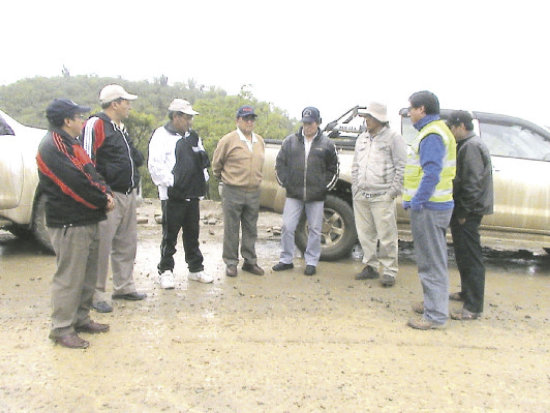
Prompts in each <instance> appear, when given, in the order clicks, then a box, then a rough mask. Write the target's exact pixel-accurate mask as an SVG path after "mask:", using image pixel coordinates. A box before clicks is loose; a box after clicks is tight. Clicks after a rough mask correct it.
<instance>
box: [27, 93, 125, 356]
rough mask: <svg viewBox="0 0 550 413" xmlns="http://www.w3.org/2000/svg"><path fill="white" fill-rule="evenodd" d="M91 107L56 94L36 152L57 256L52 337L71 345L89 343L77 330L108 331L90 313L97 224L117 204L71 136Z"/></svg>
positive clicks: (75, 132)
mask: <svg viewBox="0 0 550 413" xmlns="http://www.w3.org/2000/svg"><path fill="white" fill-rule="evenodd" d="M89 110H90V108H88V107H85V106H80V105H77V104H76V103H74V102H72V101H70V100H68V99H55V100H54V101H53V102H52V103H51V104H50V105H49V106H48V108H47V110H46V116H47V118H48V121H49V122H50V131H49V132H48V133H47V134H46V136H45V137H44V138H43V139H42V142H41V143H40V146H39V147H38V154H37V156H36V162H37V165H38V175H39V179H40V185H39V190H40V191H41V192H42V193H44V194H45V195H46V224H47V226H48V232H49V234H50V239H51V241H52V245H53V248H54V251H55V254H56V256H57V270H56V273H55V275H54V278H53V282H52V304H53V313H52V329H51V332H50V338H51V339H52V340H54V342H56V343H58V344H60V345H62V346H64V347H69V348H86V347H88V345H89V343H88V341H86V340H83V339H82V338H80V337H79V336H78V335H77V333H78V332H86V333H100V332H105V331H107V330H109V326H108V325H107V324H100V323H96V322H95V321H92V320H91V319H90V315H89V312H90V306H91V304H92V296H93V293H94V288H95V284H96V278H97V259H98V243H99V235H98V223H99V222H100V221H102V220H105V218H106V216H105V213H106V212H107V211H110V210H112V209H113V208H114V205H115V204H114V201H113V197H112V193H111V190H110V188H109V187H108V186H107V185H106V184H105V181H104V180H103V179H102V178H101V176H100V175H99V174H98V173H97V172H96V170H95V168H94V166H93V164H92V161H91V160H90V158H89V157H88V155H87V154H86V152H85V151H84V149H83V148H82V147H81V146H80V143H79V142H78V140H77V139H75V138H76V137H77V136H78V135H79V134H80V130H81V129H82V126H83V123H84V121H83V119H82V117H81V114H82V113H86V112H88V111H89Z"/></svg>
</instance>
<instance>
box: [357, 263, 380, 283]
mask: <svg viewBox="0 0 550 413" xmlns="http://www.w3.org/2000/svg"><path fill="white" fill-rule="evenodd" d="M378 277H380V274H378V271H376V270H375V269H374V267H371V266H370V265H365V268H363V271H361V272H360V273H359V274H357V275H356V276H355V279H356V280H373V279H375V278H378Z"/></svg>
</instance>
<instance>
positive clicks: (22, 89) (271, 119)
mask: <svg viewBox="0 0 550 413" xmlns="http://www.w3.org/2000/svg"><path fill="white" fill-rule="evenodd" d="M109 83H118V84H121V85H122V86H124V88H125V89H126V90H127V91H128V92H130V93H133V94H136V95H138V96H139V98H138V99H137V100H136V101H134V102H133V104H132V107H133V110H132V112H131V115H130V118H129V119H128V120H127V121H126V122H125V123H126V126H127V128H128V130H129V132H130V136H131V137H132V138H133V139H134V140H135V142H136V144H137V147H138V148H139V149H140V150H141V151H142V153H143V154H144V155H145V156H146V157H147V152H148V150H147V147H148V143H149V138H150V137H151V134H152V132H153V130H154V129H155V128H157V127H158V126H160V125H163V124H164V123H165V122H167V120H168V116H167V108H168V105H169V104H170V102H171V101H172V99H174V98H183V99H186V100H188V101H189V102H191V103H192V104H193V108H194V109H195V110H197V111H198V112H200V115H198V116H196V117H195V120H194V123H193V129H195V130H197V131H198V133H199V135H200V136H201V137H202V138H203V140H204V144H205V147H206V150H207V151H208V153H209V155H210V157H212V152H213V150H214V148H215V147H216V144H217V143H218V140H219V139H220V138H221V137H222V136H223V135H225V134H226V133H228V132H230V131H231V130H233V129H235V113H236V110H237V108H238V107H239V106H241V105H244V104H251V105H253V106H254V107H255V110H256V113H258V115H259V116H258V121H257V123H256V129H255V130H256V132H258V133H259V134H260V135H262V136H263V137H264V138H272V139H282V138H284V137H285V136H286V135H288V134H289V133H290V132H291V131H292V130H293V129H294V127H295V123H296V122H295V120H291V119H289V117H288V115H287V114H286V112H284V111H283V110H282V109H280V108H277V107H273V106H272V105H270V104H269V103H267V102H261V101H258V100H257V99H255V98H254V96H252V94H251V93H250V92H249V91H248V90H247V87H246V85H245V86H243V87H242V88H241V91H240V93H239V94H238V95H237V96H229V95H227V93H226V92H225V91H224V90H222V89H219V88H217V87H213V86H211V87H205V86H204V85H197V83H196V82H195V81H193V80H188V81H187V82H186V83H176V84H174V85H169V84H168V79H167V78H166V77H165V76H161V77H160V78H159V79H155V80H154V81H153V82H149V81H139V82H132V81H127V80H124V79H121V78H105V77H97V76H70V75H69V74H68V73H65V74H64V76H59V77H53V78H45V77H35V78H32V79H23V80H20V81H18V82H16V83H13V84H10V85H7V86H0V102H1V103H0V107H1V109H2V110H3V111H4V112H6V113H7V114H8V115H10V116H11V117H13V118H14V119H16V120H18V121H19V122H21V123H22V124H24V125H27V126H34V127H40V128H47V120H46V117H45V110H46V107H47V106H48V104H49V103H50V102H51V101H52V100H53V99H54V98H56V97H66V98H69V99H72V100H74V101H75V102H77V103H79V104H82V105H87V106H91V107H92V113H94V112H98V111H100V110H101V108H100V106H99V101H98V95H99V91H100V90H101V88H102V87H103V86H105V85H107V84H109ZM141 174H142V177H143V179H142V188H143V195H144V196H145V197H155V196H156V188H155V186H154V185H153V183H152V181H151V178H150V176H149V172H148V171H147V168H146V167H142V168H141ZM216 187H217V182H215V180H214V179H211V182H210V188H216ZM210 193H211V195H212V197H213V198H216V197H217V191H215V190H211V191H210Z"/></svg>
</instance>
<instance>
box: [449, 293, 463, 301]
mask: <svg viewBox="0 0 550 413" xmlns="http://www.w3.org/2000/svg"><path fill="white" fill-rule="evenodd" d="M449 300H453V301H464V298H462V293H461V292H460V291H459V292H456V293H451V294H449Z"/></svg>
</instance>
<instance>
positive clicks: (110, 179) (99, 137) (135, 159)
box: [80, 112, 144, 193]
mask: <svg viewBox="0 0 550 413" xmlns="http://www.w3.org/2000/svg"><path fill="white" fill-rule="evenodd" d="M80 139H81V142H82V146H83V147H84V149H85V150H86V152H87V153H88V155H89V156H90V158H91V159H92V162H94V164H95V166H96V169H97V171H98V172H99V173H100V174H101V175H102V176H103V178H104V179H105V181H106V182H107V184H108V185H109V186H110V187H111V189H112V190H113V191H116V192H123V193H126V192H128V191H130V190H131V189H132V188H136V187H137V186H138V185H139V179H140V177H139V172H138V167H140V166H141V165H143V161H144V158H143V155H142V154H141V152H139V150H137V149H136V147H135V146H134V143H133V142H132V139H131V138H130V137H129V136H128V132H126V129H124V128H123V129H120V128H119V127H118V126H116V124H115V123H114V122H112V121H111V119H110V118H109V117H108V116H107V115H106V114H105V113H103V112H100V113H98V114H96V115H93V116H92V117H90V119H88V121H87V122H86V125H85V126H84V130H83V131H82V136H81V138H80Z"/></svg>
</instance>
